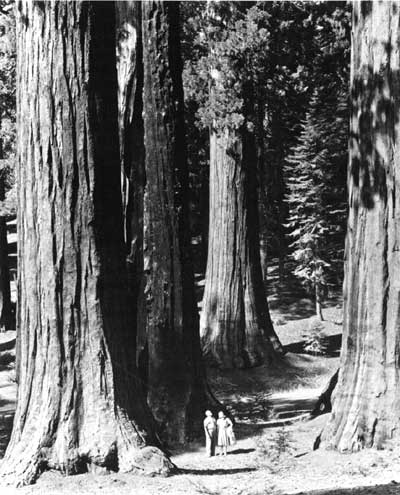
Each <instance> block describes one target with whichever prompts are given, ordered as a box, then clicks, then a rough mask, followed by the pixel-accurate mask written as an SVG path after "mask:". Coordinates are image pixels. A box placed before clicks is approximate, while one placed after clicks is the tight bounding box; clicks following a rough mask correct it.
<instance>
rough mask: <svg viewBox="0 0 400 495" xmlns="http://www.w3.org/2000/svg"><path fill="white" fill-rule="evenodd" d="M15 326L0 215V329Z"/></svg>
mask: <svg viewBox="0 0 400 495" xmlns="http://www.w3.org/2000/svg"><path fill="white" fill-rule="evenodd" d="M0 125H1V122H0ZM2 158H3V145H2V142H1V139H0V159H2ZM4 199H5V187H4V176H2V175H0V201H4ZM13 328H15V322H14V318H13V312H12V305H11V291H10V268H9V265H8V242H7V222H6V218H5V217H4V216H2V217H0V331H4V330H11V329H13Z"/></svg>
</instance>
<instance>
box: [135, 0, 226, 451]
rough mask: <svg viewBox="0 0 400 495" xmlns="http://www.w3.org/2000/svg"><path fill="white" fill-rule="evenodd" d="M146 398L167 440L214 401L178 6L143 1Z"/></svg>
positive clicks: (184, 431) (197, 423)
mask: <svg viewBox="0 0 400 495" xmlns="http://www.w3.org/2000/svg"><path fill="white" fill-rule="evenodd" d="M142 18H143V60H144V129H145V150H146V158H145V172H146V187H145V197H144V260H145V261H144V269H145V276H146V290H145V296H146V304H147V344H148V356H149V359H148V381H147V391H148V395H147V397H148V403H149V405H150V408H151V410H152V412H153V414H154V416H155V418H156V420H157V421H158V423H159V425H160V427H161V431H162V435H163V436H164V438H166V439H167V440H168V442H169V443H177V442H178V443H181V442H184V441H185V440H186V439H187V437H188V436H191V435H193V433H194V432H195V431H198V430H199V428H201V424H202V416H203V411H204V408H207V407H210V405H211V404H212V403H214V404H216V401H215V399H214V398H213V397H212V395H211V394H210V393H209V391H208V387H207V384H206V380H205V373H204V369H203V366H202V364H201V352H200V342H199V323H198V313H197V307H196V300H195V292H194V275H193V267H192V259H191V247H190V229H189V221H188V219H189V214H188V213H189V212H188V171H187V163H186V143H185V129H184V118H183V89H182V76H181V74H182V62H181V53H180V39H179V4H178V3H177V2H161V1H149V2H144V3H143V4H142Z"/></svg>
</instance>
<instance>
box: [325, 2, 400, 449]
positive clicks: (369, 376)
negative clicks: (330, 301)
mask: <svg viewBox="0 0 400 495" xmlns="http://www.w3.org/2000/svg"><path fill="white" fill-rule="evenodd" d="M353 9H354V10H353V44H352V60H351V92H352V93H351V96H352V112H351V124H350V130H351V132H350V162H349V206H350V212H349V221H348V231H347V246H346V261H345V282H344V321H343V324H344V328H343V346H342V353H341V362H340V372H339V378H338V385H337V387H336V388H335V392H334V395H333V410H332V415H331V418H330V421H329V422H328V425H327V426H326V428H325V430H324V432H323V434H322V438H321V439H322V444H324V445H327V446H331V447H334V448H337V449H338V450H341V451H355V450H359V449H361V448H364V447H377V448H383V447H384V446H385V444H386V442H387V441H388V440H389V439H397V440H398V438H399V437H400V414H399V412H400V381H399V353H400V303H399V301H400V279H399V270H400V254H399V253H400V251H399V243H400V230H399V225H400V223H399V222H400V204H399V201H400V193H399V183H400V154H399V150H400V146H399V145H400V143H399V136H400V125H399V115H400V114H399V101H400V84H399V79H400V52H399V38H400V29H399V5H398V4H397V2H356V3H354V5H353Z"/></svg>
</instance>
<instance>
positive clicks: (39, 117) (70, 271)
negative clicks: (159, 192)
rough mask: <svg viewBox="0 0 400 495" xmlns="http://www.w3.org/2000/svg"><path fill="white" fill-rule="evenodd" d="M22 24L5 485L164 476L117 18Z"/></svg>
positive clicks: (24, 18)
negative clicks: (137, 282) (138, 283)
mask: <svg viewBox="0 0 400 495" xmlns="http://www.w3.org/2000/svg"><path fill="white" fill-rule="evenodd" d="M17 23H18V35H17V38H18V53H19V55H20V56H19V62H18V95H19V109H18V243H19V255H18V256H19V258H18V263H19V314H18V339H19V341H20V344H19V346H20V357H19V389H18V404H17V411H16V416H15V421H14V427H13V432H12V437H11V441H10V444H9V446H8V449H7V452H6V455H5V458H4V460H3V463H2V471H1V474H2V476H3V478H2V480H3V481H4V480H6V481H9V482H12V483H19V484H23V483H28V482H32V481H33V480H34V479H35V478H36V476H37V475H38V474H39V473H40V472H41V471H42V470H43V469H47V468H49V469H59V470H61V471H63V472H65V473H78V472H84V471H87V470H90V469H92V468H93V467H99V468H103V469H111V470H117V469H119V470H124V471H126V470H132V469H136V468H137V469H139V470H142V469H146V462H145V461H144V459H145V458H146V459H147V460H148V461H149V462H150V464H152V465H153V467H154V463H153V462H152V461H151V459H150V458H153V459H154V458H156V459H157V463H156V464H157V465H156V467H155V469H156V470H157V471H168V470H169V469H170V466H171V465H170V463H169V461H167V459H166V458H165V457H164V456H163V454H162V453H161V451H159V450H158V449H156V448H155V447H153V448H151V447H145V446H146V444H148V443H149V442H153V441H156V439H155V438H154V434H153V433H152V424H151V422H150V419H149V418H150V417H151V416H150V413H149V411H148V409H147V407H146V405H145V402H144V401H143V400H142V397H141V395H140V394H139V393H138V389H139V387H138V384H137V381H136V373H135V366H134V361H135V359H134V356H135V342H134V339H132V331H131V326H130V324H129V319H128V312H127V308H128V305H127V300H126V282H125V276H124V272H125V267H124V258H123V236H122V211H121V201H120V169H119V151H118V130H117V100H116V98H117V81H116V60H115V28H114V5H113V3H112V2H30V1H21V2H19V3H18V12H17ZM139 447H144V450H143V449H139ZM144 452H146V455H145V454H144Z"/></svg>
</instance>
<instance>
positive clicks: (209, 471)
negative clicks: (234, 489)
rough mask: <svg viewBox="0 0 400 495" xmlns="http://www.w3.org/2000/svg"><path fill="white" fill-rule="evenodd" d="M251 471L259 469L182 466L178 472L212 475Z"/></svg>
mask: <svg viewBox="0 0 400 495" xmlns="http://www.w3.org/2000/svg"><path fill="white" fill-rule="evenodd" d="M251 471H257V469H256V468H251V467H244V468H227V469H222V468H217V469H184V468H180V469H179V471H178V474H195V475H200V476H210V475H221V474H222V475H223V474H225V475H227V474H238V473H250V472H251Z"/></svg>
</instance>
